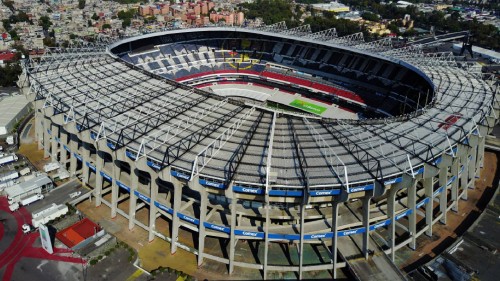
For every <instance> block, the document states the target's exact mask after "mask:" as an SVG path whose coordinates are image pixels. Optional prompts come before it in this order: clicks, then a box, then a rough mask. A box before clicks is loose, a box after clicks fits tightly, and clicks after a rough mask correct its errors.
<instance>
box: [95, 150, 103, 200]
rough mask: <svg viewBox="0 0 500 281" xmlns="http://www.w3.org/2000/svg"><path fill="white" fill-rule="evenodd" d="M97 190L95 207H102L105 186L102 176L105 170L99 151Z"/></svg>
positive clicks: (97, 159) (96, 174)
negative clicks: (103, 186)
mask: <svg viewBox="0 0 500 281" xmlns="http://www.w3.org/2000/svg"><path fill="white" fill-rule="evenodd" d="M95 161H96V163H95V189H94V196H95V206H96V207H99V206H101V202H102V194H101V193H102V184H103V178H102V175H101V171H102V170H103V168H104V158H102V156H101V155H100V153H99V151H97V154H96V156H95Z"/></svg>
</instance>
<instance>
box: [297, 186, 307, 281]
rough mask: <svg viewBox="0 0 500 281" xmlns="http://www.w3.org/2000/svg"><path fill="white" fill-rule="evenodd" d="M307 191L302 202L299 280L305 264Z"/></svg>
mask: <svg viewBox="0 0 500 281" xmlns="http://www.w3.org/2000/svg"><path fill="white" fill-rule="evenodd" d="M306 205H307V193H306V192H304V198H303V199H302V203H301V204H300V225H299V231H300V240H299V280H301V279H302V270H303V266H304V217H305V213H306Z"/></svg>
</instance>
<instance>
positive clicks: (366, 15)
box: [361, 12, 379, 22]
mask: <svg viewBox="0 0 500 281" xmlns="http://www.w3.org/2000/svg"><path fill="white" fill-rule="evenodd" d="M361 17H362V18H363V19H364V20H369V21H374V22H378V21H379V17H378V15H376V14H374V13H371V12H364V13H363V14H362V15H361Z"/></svg>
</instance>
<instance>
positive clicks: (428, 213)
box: [424, 177, 434, 237]
mask: <svg viewBox="0 0 500 281" xmlns="http://www.w3.org/2000/svg"><path fill="white" fill-rule="evenodd" d="M433 186H434V178H433V177H432V178H426V179H424V191H425V197H427V198H429V202H428V203H427V204H426V205H425V224H426V225H427V230H426V231H425V234H426V235H427V236H429V237H432V221H433V220H434V216H433V208H434V191H433Z"/></svg>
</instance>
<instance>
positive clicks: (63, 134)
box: [60, 131, 68, 169]
mask: <svg viewBox="0 0 500 281" xmlns="http://www.w3.org/2000/svg"><path fill="white" fill-rule="evenodd" d="M65 146H66V147H67V146H68V133H67V132H63V131H61V146H60V147H61V156H60V159H61V164H62V166H63V167H64V169H66V161H67V160H68V151H67V150H66V149H65V148H64V147H65Z"/></svg>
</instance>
